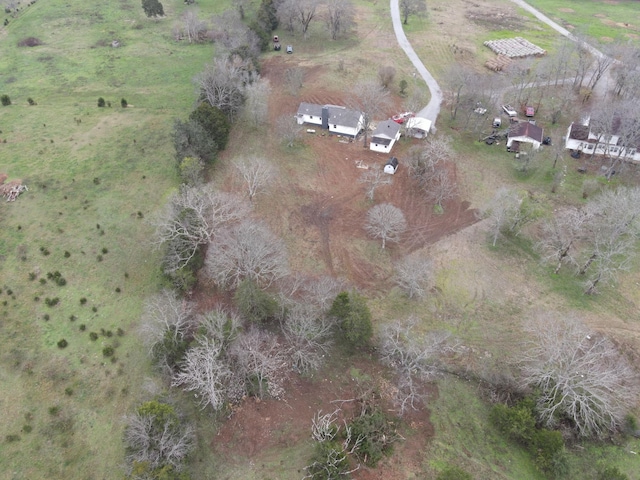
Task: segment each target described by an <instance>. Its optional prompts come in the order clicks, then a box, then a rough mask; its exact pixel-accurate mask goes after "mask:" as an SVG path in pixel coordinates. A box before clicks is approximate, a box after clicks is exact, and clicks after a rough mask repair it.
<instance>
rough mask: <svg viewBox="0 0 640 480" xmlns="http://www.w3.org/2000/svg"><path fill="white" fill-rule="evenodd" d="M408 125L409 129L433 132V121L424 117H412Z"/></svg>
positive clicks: (407, 122) (408, 120)
mask: <svg viewBox="0 0 640 480" xmlns="http://www.w3.org/2000/svg"><path fill="white" fill-rule="evenodd" d="M406 125H407V128H408V129H416V130H423V131H425V132H428V131H429V130H431V120H429V119H427V118H422V117H412V118H409V119H407V121H406Z"/></svg>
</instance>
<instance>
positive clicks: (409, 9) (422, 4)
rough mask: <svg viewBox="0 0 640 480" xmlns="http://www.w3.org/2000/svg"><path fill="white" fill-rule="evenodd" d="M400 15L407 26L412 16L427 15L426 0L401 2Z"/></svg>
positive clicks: (402, 0) (401, 0)
mask: <svg viewBox="0 0 640 480" xmlns="http://www.w3.org/2000/svg"><path fill="white" fill-rule="evenodd" d="M399 6H400V14H401V15H402V23H404V24H405V25H407V22H408V21H409V16H410V15H416V16H423V15H426V14H427V2H426V1H425V0H400V4H399Z"/></svg>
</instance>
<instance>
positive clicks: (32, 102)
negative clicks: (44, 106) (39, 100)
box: [27, 97, 37, 106]
mask: <svg viewBox="0 0 640 480" xmlns="http://www.w3.org/2000/svg"><path fill="white" fill-rule="evenodd" d="M27 103H29V105H32V106H33V105H37V104H36V102H35V100H34V99H33V98H31V97H29V98H27Z"/></svg>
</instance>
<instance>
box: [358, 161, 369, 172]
mask: <svg viewBox="0 0 640 480" xmlns="http://www.w3.org/2000/svg"><path fill="white" fill-rule="evenodd" d="M356 168H362V169H364V170H369V165H367V164H365V163H363V162H362V160H356Z"/></svg>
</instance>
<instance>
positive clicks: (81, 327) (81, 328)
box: [78, 323, 87, 332]
mask: <svg viewBox="0 0 640 480" xmlns="http://www.w3.org/2000/svg"><path fill="white" fill-rule="evenodd" d="M86 329H87V326H86V325H85V324H84V323H81V324H80V325H78V330H80V331H81V332H84V331H85V330H86Z"/></svg>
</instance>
